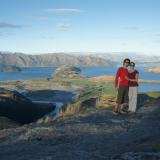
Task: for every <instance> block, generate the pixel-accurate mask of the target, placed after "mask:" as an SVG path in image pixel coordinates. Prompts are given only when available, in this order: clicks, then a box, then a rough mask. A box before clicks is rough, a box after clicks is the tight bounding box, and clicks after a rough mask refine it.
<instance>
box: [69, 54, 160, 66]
mask: <svg viewBox="0 0 160 160" xmlns="http://www.w3.org/2000/svg"><path fill="white" fill-rule="evenodd" d="M69 54H71V55H72V56H79V55H84V56H85V55H87V56H91V57H100V58H104V59H108V60H110V61H113V62H123V60H124V59H125V58H130V59H131V61H134V62H160V56H144V55H138V54H136V53H134V52H128V53H127V52H117V53H116V52H113V53H94V52H75V53H73V52H70V53H69ZM139 64H141V63H139ZM155 65H156V64H155Z"/></svg>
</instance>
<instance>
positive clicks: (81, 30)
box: [80, 29, 88, 31]
mask: <svg viewBox="0 0 160 160" xmlns="http://www.w3.org/2000/svg"><path fill="white" fill-rule="evenodd" d="M80 30H81V31H87V30H88V29H80Z"/></svg>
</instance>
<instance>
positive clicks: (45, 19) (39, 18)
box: [33, 17, 56, 21]
mask: <svg viewBox="0 0 160 160" xmlns="http://www.w3.org/2000/svg"><path fill="white" fill-rule="evenodd" d="M33 19H36V20H40V21H48V20H56V19H54V18H44V17H33Z"/></svg>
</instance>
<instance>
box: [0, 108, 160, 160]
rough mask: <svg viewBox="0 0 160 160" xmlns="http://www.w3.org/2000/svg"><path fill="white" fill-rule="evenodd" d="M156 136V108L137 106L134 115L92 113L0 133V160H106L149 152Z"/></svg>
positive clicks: (159, 113) (159, 121) (159, 122)
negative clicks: (126, 154) (47, 124)
mask: <svg viewBox="0 0 160 160" xmlns="http://www.w3.org/2000/svg"><path fill="white" fill-rule="evenodd" d="M159 133H160V105H154V106H141V107H139V108H138V111H137V113H136V114H135V115H130V114H127V115H119V116H114V115H113V113H112V112H111V111H109V110H106V109H105V110H94V111H92V112H88V113H83V114H82V113H80V114H76V115H74V116H68V117H63V118H62V119H60V120H59V122H57V123H56V124H54V125H53V124H50V126H39V127H37V126H35V125H31V124H30V125H24V126H22V127H19V128H16V129H5V130H2V131H0V159H2V160H13V159H14V160H77V159H78V160H88V159H89V160H101V159H105V160H106V159H111V156H112V155H114V154H123V153H125V152H153V150H152V149H153V148H152V147H153V145H154V143H157V142H160V135H159ZM159 144H160V143H159Z"/></svg>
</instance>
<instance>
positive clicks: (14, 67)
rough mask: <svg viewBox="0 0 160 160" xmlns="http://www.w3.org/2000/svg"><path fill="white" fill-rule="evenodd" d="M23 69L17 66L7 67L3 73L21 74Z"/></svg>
mask: <svg viewBox="0 0 160 160" xmlns="http://www.w3.org/2000/svg"><path fill="white" fill-rule="evenodd" d="M21 71H22V70H21V68H19V67H17V66H7V67H6V68H5V69H4V70H3V72H21Z"/></svg>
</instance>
